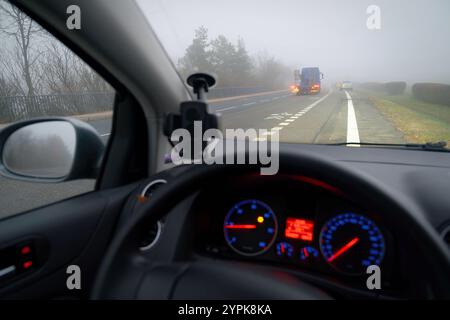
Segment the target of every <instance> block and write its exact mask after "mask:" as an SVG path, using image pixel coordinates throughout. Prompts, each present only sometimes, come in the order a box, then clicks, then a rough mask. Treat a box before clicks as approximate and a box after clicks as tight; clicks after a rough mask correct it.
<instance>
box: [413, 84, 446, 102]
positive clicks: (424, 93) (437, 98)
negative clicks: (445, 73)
mask: <svg viewBox="0 0 450 320" xmlns="http://www.w3.org/2000/svg"><path fill="white" fill-rule="evenodd" d="M412 93H413V95H414V97H415V98H417V99H419V100H422V101H425V102H430V103H436V104H443V105H448V106H450V85H447V84H442V83H416V84H414V85H413V86H412Z"/></svg>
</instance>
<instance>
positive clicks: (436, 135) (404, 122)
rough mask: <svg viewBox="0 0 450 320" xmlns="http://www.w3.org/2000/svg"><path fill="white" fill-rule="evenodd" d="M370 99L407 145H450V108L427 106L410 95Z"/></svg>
mask: <svg viewBox="0 0 450 320" xmlns="http://www.w3.org/2000/svg"><path fill="white" fill-rule="evenodd" d="M369 99H370V100H371V101H372V102H373V103H374V105H375V106H376V107H377V108H378V110H379V111H380V112H381V113H382V114H383V115H384V116H385V117H386V118H387V119H388V120H389V121H391V122H392V123H393V124H394V126H395V127H396V128H397V129H398V130H399V131H401V132H402V133H403V135H404V138H405V140H406V141H407V142H408V143H426V142H436V141H445V142H447V148H449V146H450V107H448V106H441V105H436V104H430V103H426V102H422V101H419V100H416V99H414V98H413V97H412V96H410V95H400V96H387V95H379V94H371V95H370V96H369Z"/></svg>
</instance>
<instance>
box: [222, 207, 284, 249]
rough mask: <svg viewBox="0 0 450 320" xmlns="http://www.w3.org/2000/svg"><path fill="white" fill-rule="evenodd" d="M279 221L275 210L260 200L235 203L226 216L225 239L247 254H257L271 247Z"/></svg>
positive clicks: (232, 246)
mask: <svg viewBox="0 0 450 320" xmlns="http://www.w3.org/2000/svg"><path fill="white" fill-rule="evenodd" d="M277 229H278V223H277V217H276V216H275V214H274V212H273V210H272V209H271V208H270V207H269V206H268V205H267V204H265V203H264V202H262V201H259V200H245V201H241V202H239V203H237V204H235V205H234V206H233V207H232V208H231V209H230V211H229V212H228V214H227V215H226V217H225V222H224V226H223V230H224V234H225V239H226V241H227V243H228V245H229V246H230V248H231V249H233V250H234V251H236V252H237V253H239V254H241V255H245V256H256V255H259V254H262V253H264V252H266V251H267V250H269V249H270V247H271V246H272V245H273V243H274V241H275V238H276V235H277Z"/></svg>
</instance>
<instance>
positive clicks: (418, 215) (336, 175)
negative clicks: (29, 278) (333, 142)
mask: <svg viewBox="0 0 450 320" xmlns="http://www.w3.org/2000/svg"><path fill="white" fill-rule="evenodd" d="M279 164H280V173H290V174H303V175H308V176H310V177H314V178H317V179H321V180H323V181H326V182H327V183H329V184H331V185H333V186H335V187H338V188H339V189H341V190H342V191H344V193H346V194H353V196H354V197H355V198H358V199H360V201H359V202H361V203H366V204H369V205H375V206H376V207H377V209H380V208H382V209H385V210H384V211H380V212H390V214H391V215H392V217H390V218H391V219H392V220H395V223H394V224H395V226H396V227H399V228H401V229H402V231H404V232H405V234H408V237H409V238H410V239H411V241H412V243H414V244H415V245H416V246H417V248H418V249H419V250H418V252H420V253H421V255H422V257H423V258H425V259H428V260H429V261H428V264H429V267H430V270H429V272H430V273H431V274H433V275H437V276H436V277H435V278H434V279H436V278H437V279H439V280H434V281H433V283H432V287H433V293H434V297H435V298H450V287H448V286H446V284H448V283H450V272H448V271H449V270H450V254H449V252H448V250H447V248H446V246H445V245H444V244H443V242H442V240H441V239H440V237H439V235H438V234H437V232H436V230H435V229H434V228H433V227H432V225H431V224H430V223H429V221H427V220H426V218H425V215H424V214H423V212H422V211H421V208H420V207H418V206H416V205H415V204H414V203H413V202H412V201H409V200H408V198H407V197H406V196H405V195H404V194H402V193H401V192H398V191H397V190H395V189H392V188H390V187H387V186H386V185H383V184H381V182H379V181H378V180H376V179H375V178H374V177H372V176H369V175H367V174H364V173H362V172H357V171H355V170H351V169H349V168H348V167H346V166H344V165H342V164H341V163H338V162H336V161H330V160H328V159H326V158H324V157H322V156H318V155H314V154H311V153H307V152H304V151H302V150H299V149H298V148H293V147H289V145H280V157H279ZM259 168H260V166H258V165H200V164H196V165H192V167H191V168H190V170H186V172H185V173H184V174H183V175H181V176H179V177H177V179H174V180H173V181H171V182H170V183H169V184H167V185H166V186H165V187H164V188H163V189H161V190H159V191H158V192H157V193H156V194H155V195H154V197H153V198H152V201H148V202H146V203H144V204H142V205H141V206H140V207H139V208H138V209H137V212H136V213H135V214H134V215H133V216H132V217H131V219H130V220H129V221H128V223H126V224H124V225H123V227H121V228H120V229H119V230H118V231H117V233H116V235H115V236H114V238H113V240H112V241H111V244H110V246H109V247H108V249H107V251H106V254H105V256H104V259H103V261H102V263H101V265H100V267H99V270H98V273H97V278H96V281H95V283H94V286H93V290H92V294H91V298H93V299H104V298H106V299H114V298H117V297H119V298H122V297H123V296H121V295H116V294H115V293H117V292H118V291H120V290H125V287H126V288H127V290H129V288H128V287H129V286H130V285H131V286H132V285H133V284H134V285H136V286H137V287H139V286H141V282H142V281H143V280H142V279H143V277H144V275H145V269H146V268H149V267H150V265H149V262H148V261H147V260H146V258H145V257H144V256H143V254H142V252H140V251H139V249H138V247H139V246H138V243H139V240H140V239H139V235H141V234H142V231H143V230H142V228H144V227H145V226H149V225H151V224H152V223H155V222H156V221H158V220H160V219H161V218H163V217H164V216H165V215H166V214H167V213H168V212H170V210H171V209H173V208H174V207H175V205H176V204H177V203H179V202H180V201H182V200H183V199H185V198H186V197H188V196H189V195H190V194H192V193H193V190H197V189H199V188H201V187H202V186H204V185H207V184H208V183H210V182H211V181H212V180H214V179H219V181H220V178H221V177H225V176H227V175H230V174H239V173H249V172H256V170H259ZM425 252H426V253H427V254H426V255H425V254H424V253H425ZM430 257H432V259H431V258H430ZM131 265H133V268H138V269H139V272H137V271H136V270H137V269H135V270H134V272H127V271H129V270H131V269H130V268H131ZM117 274H121V275H122V277H117ZM123 277H127V279H126V280H125V279H119V278H123ZM135 290H137V289H136V288H135ZM127 298H130V297H127Z"/></svg>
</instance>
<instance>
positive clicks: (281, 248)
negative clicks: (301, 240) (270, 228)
mask: <svg viewBox="0 0 450 320" xmlns="http://www.w3.org/2000/svg"><path fill="white" fill-rule="evenodd" d="M277 255H278V256H280V257H287V258H290V257H292V256H293V255H294V247H293V246H292V245H290V244H289V243H287V242H279V243H277Z"/></svg>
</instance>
